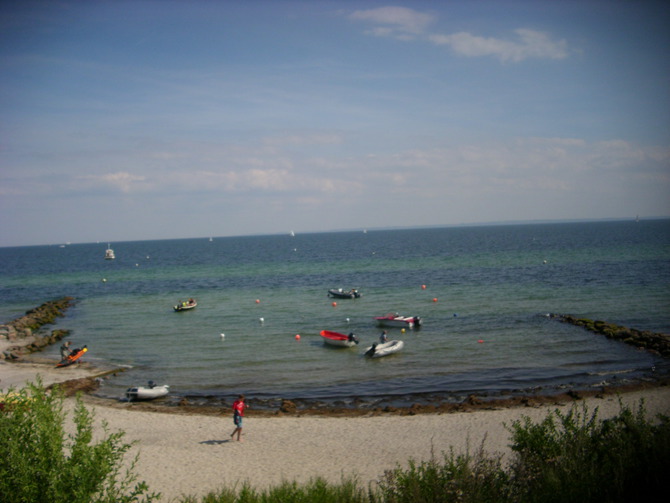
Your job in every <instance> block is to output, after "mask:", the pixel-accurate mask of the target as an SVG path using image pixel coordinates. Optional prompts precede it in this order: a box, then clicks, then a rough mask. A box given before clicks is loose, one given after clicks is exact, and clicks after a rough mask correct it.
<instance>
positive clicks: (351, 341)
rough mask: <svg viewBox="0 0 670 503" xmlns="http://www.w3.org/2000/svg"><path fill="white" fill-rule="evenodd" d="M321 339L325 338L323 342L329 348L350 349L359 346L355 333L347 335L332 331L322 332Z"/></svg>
mask: <svg viewBox="0 0 670 503" xmlns="http://www.w3.org/2000/svg"><path fill="white" fill-rule="evenodd" d="M321 337H323V342H324V343H325V344H328V345H329V346H336V347H340V348H350V347H352V346H355V345H356V344H358V338H357V337H356V336H355V335H354V334H353V332H352V333H350V334H349V335H345V334H341V333H339V332H332V331H330V330H321Z"/></svg>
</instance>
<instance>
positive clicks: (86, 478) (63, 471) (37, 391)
mask: <svg viewBox="0 0 670 503" xmlns="http://www.w3.org/2000/svg"><path fill="white" fill-rule="evenodd" d="M8 395H10V396H9V398H8V399H4V398H1V397H0V401H1V402H2V407H1V408H2V410H0V452H1V453H2V456H0V495H2V497H1V499H2V501H3V502H6V503H14V502H17V503H19V502H21V503H27V502H45V503H51V502H54V503H55V502H68V503H91V502H100V503H125V502H128V503H130V502H140V501H146V502H150V501H153V500H155V499H158V497H159V495H158V494H155V493H148V488H147V485H146V484H145V483H144V482H139V483H136V477H135V475H134V474H133V467H134V465H135V461H136V458H135V460H134V461H133V463H132V466H131V468H130V469H128V470H124V469H123V468H122V461H123V458H124V456H125V454H126V453H127V451H128V450H129V449H130V447H131V446H132V444H128V443H124V442H123V436H124V433H123V432H117V433H109V432H108V431H107V425H106V424H105V425H103V430H104V438H102V439H101V440H100V441H99V442H97V443H94V442H93V415H92V414H91V412H89V411H88V410H87V409H86V408H85V407H84V405H83V402H82V401H81V399H80V398H77V399H76V404H75V408H74V412H73V420H74V426H75V433H73V434H70V435H68V434H67V433H66V430H65V420H66V414H65V412H64V410H63V399H64V397H63V394H62V393H61V392H60V391H59V390H58V388H57V387H56V388H54V389H53V390H51V391H47V390H45V388H44V387H43V386H42V383H41V381H39V380H38V381H37V384H29V385H28V386H26V387H25V388H24V389H22V390H20V391H18V392H16V391H11V392H10V393H8Z"/></svg>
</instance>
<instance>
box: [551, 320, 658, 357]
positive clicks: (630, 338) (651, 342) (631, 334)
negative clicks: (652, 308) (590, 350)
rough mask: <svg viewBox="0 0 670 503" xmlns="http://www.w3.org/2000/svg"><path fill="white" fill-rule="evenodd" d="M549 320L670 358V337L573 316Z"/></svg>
mask: <svg viewBox="0 0 670 503" xmlns="http://www.w3.org/2000/svg"><path fill="white" fill-rule="evenodd" d="M549 318H551V319H555V320H558V321H560V322H561V323H569V324H570V325H575V326H578V327H583V328H584V329H586V330H588V331H589V332H593V333H595V334H599V335H604V336H605V337H607V338H608V339H614V340H617V341H621V342H623V343H625V344H628V345H631V346H634V347H636V348H640V349H644V350H647V351H651V352H653V353H656V354H658V355H661V356H663V357H665V358H668V357H670V335H667V334H660V333H655V332H650V331H648V330H637V329H635V328H628V327H623V326H621V325H616V324H614V323H608V322H606V321H601V320H595V321H594V320H590V319H588V318H578V317H576V316H572V315H571V314H550V315H549Z"/></svg>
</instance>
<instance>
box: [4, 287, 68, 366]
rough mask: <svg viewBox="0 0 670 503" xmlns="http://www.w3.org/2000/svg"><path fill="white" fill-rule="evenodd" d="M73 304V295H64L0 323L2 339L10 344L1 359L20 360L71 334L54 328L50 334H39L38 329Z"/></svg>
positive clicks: (62, 314)
mask: <svg viewBox="0 0 670 503" xmlns="http://www.w3.org/2000/svg"><path fill="white" fill-rule="evenodd" d="M73 305H74V298H73V297H63V298H61V299H58V300H53V301H49V302H45V303H44V304H42V305H41V306H39V307H36V308H34V309H30V310H29V311H26V313H25V314H24V315H23V316H21V317H20V318H17V319H15V320H14V321H11V322H9V323H6V324H4V325H0V341H3V340H5V341H8V343H9V344H10V345H9V346H8V347H7V348H6V349H4V350H3V351H2V353H0V360H10V361H16V360H20V359H21V358H22V357H24V356H25V355H28V354H30V353H35V352H38V351H41V350H42V349H44V348H45V347H47V346H50V345H51V344H54V343H56V342H58V341H60V340H61V339H62V338H63V337H66V336H67V335H69V333H70V331H69V330H52V331H51V333H50V334H48V335H39V334H38V331H39V329H40V328H41V327H42V326H44V325H48V324H52V323H55V322H56V319H57V318H60V317H63V316H64V315H65V311H66V310H67V309H68V308H70V307H71V306H73Z"/></svg>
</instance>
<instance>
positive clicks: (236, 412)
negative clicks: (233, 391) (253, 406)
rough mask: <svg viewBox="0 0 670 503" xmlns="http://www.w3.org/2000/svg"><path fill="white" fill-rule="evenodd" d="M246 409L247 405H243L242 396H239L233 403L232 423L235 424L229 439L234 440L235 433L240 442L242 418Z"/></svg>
mask: <svg viewBox="0 0 670 503" xmlns="http://www.w3.org/2000/svg"><path fill="white" fill-rule="evenodd" d="M246 407H248V405H247V404H246V403H244V395H239V396H238V397H237V400H235V402H234V403H233V422H234V423H235V429H234V430H233V432H232V433H231V434H230V438H235V433H237V441H238V442H241V440H240V436H241V435H242V418H243V417H244V409H245V408H246Z"/></svg>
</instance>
